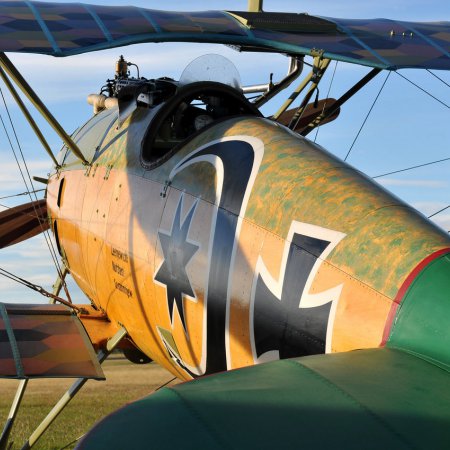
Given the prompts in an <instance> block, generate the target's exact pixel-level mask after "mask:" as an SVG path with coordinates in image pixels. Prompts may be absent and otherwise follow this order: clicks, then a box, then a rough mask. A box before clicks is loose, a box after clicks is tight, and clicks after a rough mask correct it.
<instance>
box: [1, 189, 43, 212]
mask: <svg viewBox="0 0 450 450" xmlns="http://www.w3.org/2000/svg"><path fill="white" fill-rule="evenodd" d="M43 191H45V189H36V190H35V191H26V192H20V193H19V194H12V195H5V196H3V197H0V200H6V199H7V198H14V197H20V196H21V195H30V193H31V194H37V193H38V192H43ZM0 206H3V205H0ZM5 208H10V207H9V206H5Z"/></svg>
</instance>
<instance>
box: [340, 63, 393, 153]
mask: <svg viewBox="0 0 450 450" xmlns="http://www.w3.org/2000/svg"><path fill="white" fill-rule="evenodd" d="M390 75H391V72H390V71H389V72H388V74H387V75H386V78H385V79H384V81H383V84H382V85H381V88H380V90H379V91H378V94H377V96H376V97H375V100H374V101H373V103H372V106H371V107H370V109H369V112H368V113H367V115H366V117H365V118H364V121H363V123H362V124H361V127H360V128H359V130H358V133H356V136H355V139H353V142H352V145H351V146H350V148H349V149H348V152H347V154H346V155H345V158H344V161H347V158H348V157H349V155H350V153H351V151H352V150H353V146H354V145H355V143H356V141H357V139H358V137H359V135H360V134H361V131H362V129H363V128H364V125H365V124H366V122H367V119H368V118H369V116H370V113H371V112H372V110H373V108H374V106H375V103H376V102H377V100H378V98H379V97H380V94H381V92H382V91H383V88H384V86H385V85H386V82H387V80H388V79H389V76H390Z"/></svg>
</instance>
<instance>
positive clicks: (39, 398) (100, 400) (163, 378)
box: [0, 356, 173, 450]
mask: <svg viewBox="0 0 450 450" xmlns="http://www.w3.org/2000/svg"><path fill="white" fill-rule="evenodd" d="M103 370H104V372H105V375H106V381H88V382H87V383H86V385H85V386H84V387H83V388H82V389H81V391H80V392H79V393H78V394H77V396H76V397H75V398H74V399H73V400H72V401H71V402H70V403H69V405H68V406H67V408H66V409H65V410H64V411H63V412H62V414H61V415H60V416H59V417H58V418H57V419H56V420H55V422H53V424H52V425H51V426H50V428H49V429H48V430H47V431H46V433H45V434H44V435H43V436H42V438H41V439H40V440H39V441H38V442H37V444H36V445H35V446H34V447H33V448H35V449H45V450H56V449H61V448H68V449H71V448H74V446H75V445H76V444H73V445H70V446H68V447H65V446H66V445H67V444H69V443H70V442H72V441H74V440H75V439H77V438H78V437H80V436H81V435H82V434H84V433H85V432H86V431H87V430H89V428H91V427H92V425H94V423H95V422H97V421H98V420H99V419H100V418H102V417H104V416H105V415H106V414H108V413H110V412H112V411H114V410H115V409H117V408H119V407H120V406H122V405H124V404H126V403H129V402H132V401H134V400H137V399H138V398H141V397H143V396H145V395H147V394H150V393H151V392H152V391H153V390H154V389H156V388H158V387H159V386H161V385H162V384H163V383H166V382H167V381H169V380H171V379H172V378H173V376H172V375H171V374H170V373H169V372H167V370H165V369H163V368H161V367H160V366H158V365H157V364H156V363H151V364H145V365H134V364H131V363H129V362H128V361H127V360H126V359H124V358H122V357H119V356H112V357H111V358H110V359H108V360H107V361H105V362H104V363H103ZM73 381H74V380H73V379H43V380H30V382H29V383H28V387H27V390H26V393H25V396H24V399H23V401H22V405H21V409H20V412H19V414H18V416H17V419H16V422H15V424H14V428H13V431H12V436H11V440H12V441H14V445H13V447H12V449H14V450H15V449H20V448H21V447H22V445H23V444H24V442H25V441H26V440H27V439H28V437H29V435H30V434H31V433H32V432H33V430H34V429H35V428H36V426H37V425H38V424H39V423H40V421H41V420H42V419H43V418H44V417H45V416H46V415H47V413H48V412H49V411H50V409H51V408H52V407H53V405H54V404H55V402H56V401H57V400H58V399H59V397H60V396H61V395H62V394H63V393H64V392H65V390H66V389H67V388H68V387H69V386H70V385H71V384H72V383H73ZM17 386H18V381H16V380H0V420H1V423H0V427H1V428H3V424H4V421H5V420H6V417H7V416H8V412H9V409H10V407H11V402H12V400H13V398H14V394H15V391H16V388H17Z"/></svg>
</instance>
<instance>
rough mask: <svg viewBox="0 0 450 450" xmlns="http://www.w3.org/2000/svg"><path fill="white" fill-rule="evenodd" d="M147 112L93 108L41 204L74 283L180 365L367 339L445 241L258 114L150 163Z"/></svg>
mask: <svg viewBox="0 0 450 450" xmlns="http://www.w3.org/2000/svg"><path fill="white" fill-rule="evenodd" d="M156 109H157V108H156ZM156 115H157V111H155V110H154V109H143V108H142V109H141V108H138V110H137V111H135V112H134V113H133V115H132V116H131V117H129V118H128V119H127V120H126V121H125V122H124V123H123V124H122V125H121V126H119V125H118V120H117V118H118V113H117V110H105V111H103V112H100V113H99V114H97V115H95V116H94V117H93V118H92V119H90V120H89V121H88V122H87V123H86V124H85V125H84V126H82V127H81V128H80V129H79V130H77V132H76V133H75V134H74V140H75V142H77V143H78V145H79V147H80V148H81V150H82V151H83V153H84V155H85V157H86V158H87V159H88V160H89V161H92V165H91V166H90V167H86V166H83V165H81V164H80V163H79V162H78V161H77V160H76V159H75V158H74V157H73V155H72V154H71V153H70V152H69V151H68V150H67V149H66V148H64V149H63V150H62V151H61V153H60V155H59V158H60V161H61V162H63V163H64V166H63V168H62V169H61V170H59V171H57V172H54V173H53V174H52V175H51V177H50V180H49V184H48V192H47V202H48V211H49V216H50V219H51V224H52V228H53V231H54V232H55V234H56V239H57V242H58V246H59V249H60V252H61V254H62V256H63V260H64V262H65V263H66V265H67V266H68V268H69V270H70V273H71V274H72V276H73V278H74V279H75V281H76V283H77V284H78V285H79V286H80V288H81V289H82V290H83V292H84V293H85V294H86V295H87V297H88V298H89V299H90V301H91V302H92V304H93V305H95V307H96V308H98V309H99V310H101V311H103V312H104V313H105V314H106V315H107V317H108V318H109V320H110V321H111V322H112V323H114V324H121V325H123V326H124V327H125V328H126V330H127V331H128V334H129V336H130V337H131V339H132V340H133V342H134V343H135V345H136V346H137V347H138V348H139V349H140V350H141V351H142V352H144V353H145V354H147V355H148V356H150V357H151V358H152V359H154V360H156V361H157V362H159V363H160V364H162V365H164V366H165V367H167V368H168V369H169V370H170V371H171V372H172V373H173V374H175V375H176V376H178V377H180V378H183V379H188V378H190V377H195V376H198V375H202V374H208V373H213V372H217V371H223V370H227V369H231V368H237V367H241V366H245V365H251V364H255V363H258V362H262V361H267V360H271V359H277V358H280V357H281V358H284V357H291V356H299V355H306V354H314V353H324V352H340V351H347V350H352V349H357V348H368V347H378V346H379V345H381V344H382V342H383V340H385V339H386V338H387V337H388V335H389V331H390V329H391V325H392V319H393V318H394V316H395V313H396V309H397V306H398V304H399V303H400V301H401V300H402V298H401V297H402V294H401V292H402V290H401V289H402V286H403V291H404V289H405V283H406V282H407V280H408V279H409V280H410V279H411V273H413V272H414V270H415V268H416V267H417V266H418V265H419V264H420V263H421V262H422V261H423V260H426V258H430V255H437V254H440V253H441V252H443V251H445V250H444V249H446V248H448V247H450V241H449V238H448V236H447V235H446V234H445V233H444V232H443V231H442V230H440V229H439V228H437V227H435V226H434V225H432V224H431V223H430V222H429V221H427V220H426V219H425V218H424V217H423V216H422V215H420V214H419V213H417V212H416V211H415V210H413V209H412V208H410V207H409V206H407V205H406V204H404V203H403V202H402V201H400V200H399V199H397V198H395V197H393V196H392V195H391V194H389V193H388V192H386V191H385V190H384V189H383V188H381V187H380V186H379V185H378V184H376V183H374V182H373V181H372V180H370V179H369V178H368V177H366V176H364V175H363V174H361V173H360V172H358V171H357V170H355V169H353V168H352V167H351V166H349V165H348V164H346V163H344V162H343V161H341V160H339V159H337V158H336V157H334V156H333V155H331V154H329V153H328V152H327V151H325V150H324V149H322V148H321V147H320V146H318V145H316V144H314V143H312V142H310V141H308V140H306V139H304V138H302V137H301V136H299V135H297V134H295V133H293V132H291V131H290V130H288V129H287V128H285V127H283V126H281V125H279V124H277V123H274V122H273V121H271V120H269V119H265V118H262V117H257V116H255V117H252V116H250V115H249V116H243V117H232V118H228V119H226V120H222V121H219V122H218V123H215V124H212V125H210V126H208V127H206V128H205V129H204V130H203V131H202V130H201V131H200V132H198V133H197V134H195V135H194V136H192V137H190V138H188V139H186V140H185V141H184V142H181V143H179V144H178V145H177V146H175V148H173V149H172V150H171V151H170V152H168V154H166V155H165V156H163V157H162V158H160V159H158V160H153V161H152V160H151V148H150V149H148V148H147V149H145V148H144V147H145V145H144V147H143V142H144V141H145V139H144V137H145V135H146V132H147V129H148V128H149V126H150V124H151V123H152V120H154V118H155V116H156ZM380 145H382V144H381V143H380ZM408 277H409V278H408Z"/></svg>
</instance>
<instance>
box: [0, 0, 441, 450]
mask: <svg viewBox="0 0 450 450" xmlns="http://www.w3.org/2000/svg"><path fill="white" fill-rule="evenodd" d="M0 20H1V22H0V50H1V53H0V77H1V78H2V80H3V83H4V84H5V85H6V86H7V88H8V89H9V90H10V93H11V95H12V96H13V98H14V99H15V101H16V102H17V105H18V107H19V108H20V109H21V111H22V112H23V114H24V116H25V118H26V119H27V121H28V122H29V124H30V126H31V128H32V130H33V131H34V132H35V133H36V136H37V138H38V139H39V140H40V142H41V144H42V146H43V148H44V149H45V150H46V151H47V153H48V154H49V157H50V158H51V159H52V161H53V167H52V169H51V172H50V174H49V176H48V178H45V179H42V178H37V179H36V180H35V181H37V182H40V183H42V184H43V185H44V186H45V199H44V200H37V199H35V200H32V201H31V202H28V203H25V204H22V205H19V206H16V207H15V208H12V209H8V210H6V211H3V212H1V213H0V243H1V246H2V247H6V246H9V245H13V244H16V243H18V242H21V241H24V240H25V239H28V238H30V237H32V236H35V235H37V234H40V233H44V234H45V235H46V236H47V235H48V237H49V236H50V234H51V235H52V236H53V239H54V241H51V242H54V247H52V248H54V253H53V256H54V258H55V259H57V260H58V261H60V265H59V264H58V265H57V272H58V275H57V280H56V283H55V286H54V290H53V292H48V291H46V290H45V289H43V288H41V287H39V286H37V285H34V284H33V283H31V282H27V281H26V280H24V279H22V278H19V277H18V276H16V275H14V274H12V273H8V274H7V275H8V276H10V277H13V278H14V277H15V278H17V279H18V281H21V282H23V283H24V284H26V285H27V286H28V287H31V288H33V289H35V290H38V291H39V292H40V293H42V294H43V295H45V296H47V297H49V298H50V303H49V304H40V305H31V304H11V303H0V336H1V340H0V363H1V365H0V376H2V377H7V378H15V379H18V380H20V385H19V388H18V391H17V394H16V398H15V400H14V403H13V405H12V408H11V413H10V416H9V418H8V421H7V423H6V425H5V428H4V430H3V434H2V437H1V440H0V448H2V449H3V448H8V447H7V445H8V439H9V434H10V431H11V428H12V426H13V423H14V420H15V417H16V414H17V409H18V407H19V405H20V402H21V399H22V396H23V394H24V391H25V389H26V386H27V383H28V381H29V380H30V379H33V378H38V377H75V378H78V380H77V381H76V382H75V383H74V385H73V386H72V388H71V389H70V390H69V391H68V392H67V393H66V394H65V395H64V396H63V397H62V398H61V400H60V401H59V402H58V403H57V404H56V405H55V408H54V409H53V410H52V411H51V412H50V413H49V415H48V416H47V417H46V418H45V419H44V421H43V423H42V424H41V426H40V427H39V428H38V429H37V430H36V431H35V432H34V433H33V435H32V436H30V438H29V440H28V441H27V442H26V443H25V444H24V447H23V448H24V449H27V448H31V447H32V446H33V445H34V444H35V443H36V441H37V440H38V439H39V437H40V436H41V434H42V432H43V431H44V430H45V429H46V428H47V427H48V426H49V424H50V423H51V422H52V421H53V419H54V418H55V417H56V416H57V414H58V413H59V412H60V411H61V410H62V408H64V406H65V405H66V404H67V403H68V402H69V401H70V399H71V398H72V397H73V396H74V395H75V394H76V392H78V390H79V389H80V388H81V387H82V385H83V384H84V382H85V381H86V380H87V379H102V378H103V377H104V376H103V373H102V370H101V366H100V363H101V362H102V361H103V360H104V359H105V358H106V357H107V356H108V354H109V353H110V352H111V351H112V350H113V349H114V348H116V347H118V348H121V349H122V350H123V351H124V354H125V355H126V356H127V358H129V359H130V360H131V361H132V362H135V363H146V362H149V361H151V360H154V361H156V362H157V363H159V364H161V365H162V366H164V367H165V368H167V369H168V370H169V371H170V372H171V373H173V374H174V375H175V376H176V377H178V378H180V379H182V380H186V381H187V382H186V383H183V384H180V385H177V386H174V387H167V388H164V389H161V390H160V391H158V392H157V393H156V394H153V395H150V396H149V397H146V398H144V399H142V400H140V401H137V402H135V403H132V404H130V405H128V406H126V407H124V408H122V409H121V410H119V411H117V412H115V413H114V414H112V415H111V416H109V417H107V418H105V419H104V420H102V421H101V422H100V423H98V424H97V425H96V426H95V427H94V428H93V429H92V430H90V431H89V432H88V433H87V435H86V436H85V437H84V438H83V440H82V441H81V442H80V443H79V445H78V447H79V448H81V449H102V448H105V449H113V448H117V449H123V448H147V447H149V446H153V447H155V448H178V447H182V448H198V447H199V446H202V447H203V448H208V449H219V448H220V449H224V448H298V447H305V448H313V447H314V448H380V447H382V446H383V447H385V448H396V449H400V448H430V447H431V448H448V447H449V445H450V389H449V388H450V383H449V373H448V372H449V370H450V350H449V348H450V345H449V344H450V327H449V324H450V319H449V318H450V237H449V235H448V233H447V232H446V231H445V230H443V229H441V228H439V227H438V226H436V225H435V224H433V223H432V222H430V221H429V220H428V219H427V218H426V217H424V216H423V215H422V214H420V213H418V212H417V211H416V210H415V209H414V208H412V207H410V206H409V205H407V204H406V203H404V202H403V201H402V200H400V199H399V198H397V197H395V196H394V195H392V194H391V193H389V192H388V191H386V190H385V189H384V188H382V187H381V186H380V185H379V184H377V183H376V182H375V180H373V179H371V178H370V177H369V176H367V175H365V174H363V173H361V172H360V171H358V170H356V169H355V168H354V167H352V166H351V165H349V164H348V163H346V162H345V161H343V160H342V159H339V158H337V157H335V156H334V155H332V154H331V153H329V152H327V151H326V150H325V149H324V148H322V147H320V146H319V145H317V144H315V143H314V142H313V141H311V140H309V139H308V138H307V136H308V135H309V134H310V133H311V131H313V130H316V129H317V127H319V126H324V125H325V124H327V123H329V122H331V121H333V120H335V119H336V118H338V116H339V115H340V111H341V108H343V107H345V106H344V105H345V104H346V102H347V101H348V100H349V99H351V98H352V97H353V96H354V95H355V94H356V93H358V92H359V91H360V90H361V89H362V88H363V87H364V86H365V85H367V84H368V83H370V82H371V80H372V79H374V78H375V77H377V75H378V74H379V73H380V72H382V71H397V70H399V69H403V68H418V69H424V70H449V69H450V53H449V52H450V23H449V22H423V23H420V22H404V21H397V20H396V21H394V20H387V19H372V20H362V19H336V18H326V17H316V16H311V15H308V14H298V13H281V12H277V13H275V12H270V13H269V12H264V11H263V9H262V1H255V0H250V1H249V5H248V10H247V11H195V12H174V11H160V10H151V9H146V8H141V7H131V6H120V7H118V6H99V5H93V4H82V3H44V2H35V1H28V0H27V1H0ZM143 42H146V43H148V42H154V43H162V42H195V43H217V44H225V45H227V46H230V47H232V48H234V49H236V50H238V51H240V52H261V53H265V54H266V53H269V54H270V53H275V54H282V55H285V56H286V58H287V61H288V67H289V70H288V73H287V75H286V76H285V77H284V78H283V79H281V80H279V81H274V80H273V79H270V81H269V82H268V83H267V84H263V85H253V86H242V84H241V81H240V77H239V72H238V71H237V70H236V68H235V67H234V66H233V65H232V64H231V63H230V62H229V61H228V60H226V59H225V58H224V57H222V56H219V55H205V56H204V57H201V58H198V59H196V60H194V61H193V62H192V63H191V64H189V65H188V67H186V69H185V70H184V72H183V74H182V76H181V77H180V78H179V79H173V78H170V77H167V76H164V75H163V74H161V76H160V77H159V78H146V77H145V76H144V74H141V73H139V69H138V72H137V76H134V75H132V74H131V73H130V72H131V70H130V69H131V68H132V67H131V66H133V65H135V64H134V63H131V62H129V61H127V59H126V58H125V57H123V56H121V57H120V58H119V59H118V60H117V62H116V67H115V73H114V75H113V76H111V77H110V78H108V79H107V81H106V83H105V84H104V85H103V86H101V87H99V91H98V93H95V94H91V95H89V97H88V101H89V103H90V104H91V105H92V106H93V109H94V114H93V116H92V117H91V118H90V119H89V120H88V121H87V122H86V123H85V124H83V125H81V126H80V127H79V128H78V129H77V130H76V131H75V132H74V133H73V134H71V135H69V134H68V133H67V131H65V130H64V128H63V127H62V126H61V125H60V123H59V122H58V120H57V119H56V118H55V117H54V116H53V115H52V113H51V112H50V111H49V110H48V108H47V107H46V106H45V104H44V102H43V101H42V100H41V99H40V98H39V97H38V95H37V94H36V93H35V92H34V90H33V89H32V87H31V86H30V85H29V83H28V82H27V81H26V80H25V79H24V77H23V76H22V75H21V73H20V72H19V71H18V70H17V68H16V67H15V66H14V64H13V62H12V61H11V60H10V59H9V57H8V56H6V54H5V52H18V53H38V54H46V55H53V56H57V57H68V56H72V55H78V54H82V53H87V52H94V51H99V50H103V49H109V48H115V47H121V46H126V45H130V44H134V43H143ZM93 57H94V56H93ZM331 61H342V62H346V63H352V64H357V65H359V66H363V67H367V68H368V72H367V74H365V75H364V76H363V77H362V78H361V80H359V81H358V82H357V83H356V84H355V85H354V86H352V87H350V88H349V89H348V90H347V91H346V92H343V93H342V95H341V96H340V97H338V98H336V99H332V98H322V97H320V96H319V85H320V82H321V80H322V78H323V76H324V74H325V73H326V71H327V70H328V68H329V65H330V62H331ZM133 73H134V72H133ZM141 75H142V76H141ZM17 89H19V90H20V91H22V93H23V95H24V96H25V97H26V98H27V99H28V102H29V103H31V104H32V105H33V106H34V108H35V109H36V110H37V111H38V112H39V113H41V115H42V116H43V117H44V118H45V119H46V121H47V122H48V123H49V125H50V126H51V127H52V128H53V129H54V130H55V132H56V133H57V134H58V135H59V136H60V138H61V139H62V140H63V142H64V145H63V147H62V148H61V150H60V151H59V153H58V154H56V155H55V154H54V152H53V151H52V149H51V146H50V145H49V144H48V142H47V140H46V138H45V137H44V135H43V133H42V132H41V130H40V127H39V125H38V124H37V122H36V121H35V120H34V118H33V115H32V114H31V113H30V111H29V108H28V106H27V105H28V103H26V102H25V101H24V100H23V98H22V97H23V95H21V94H19V92H18V90H17ZM283 93H287V98H285V100H284V102H283V101H280V102H279V105H278V108H277V109H276V110H274V111H271V112H270V113H269V114H268V113H266V112H264V114H263V112H262V107H263V105H265V104H266V103H267V102H269V101H270V100H272V99H274V98H275V97H277V98H283V97H282V95H283ZM297 98H298V99H299V104H298V102H296V100H297ZM52 245H53V244H52ZM68 274H70V275H71V277H72V278H73V279H74V280H75V282H76V284H77V285H78V286H79V287H80V289H81V290H82V291H83V293H84V294H85V296H86V298H87V300H88V303H87V304H75V303H73V302H72V301H71V299H70V295H69V293H68V291H67V287H66V276H67V275H68ZM63 290H64V291H66V297H67V298H65V297H63V295H62V294H61V292H62V291H63Z"/></svg>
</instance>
